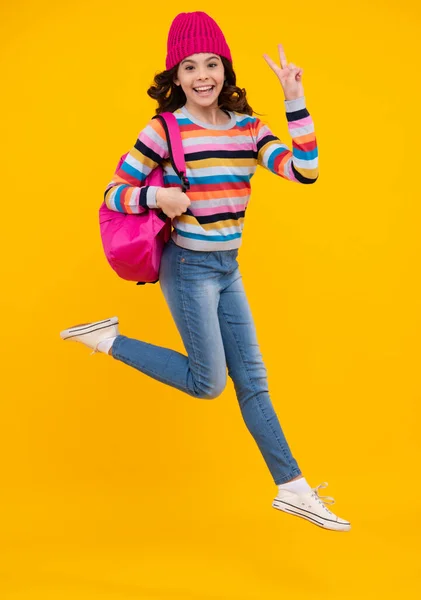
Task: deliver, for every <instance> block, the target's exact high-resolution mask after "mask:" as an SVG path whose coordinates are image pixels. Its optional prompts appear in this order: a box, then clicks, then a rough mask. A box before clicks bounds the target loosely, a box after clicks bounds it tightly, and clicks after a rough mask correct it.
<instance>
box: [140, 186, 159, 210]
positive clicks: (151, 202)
mask: <svg viewBox="0 0 421 600" xmlns="http://www.w3.org/2000/svg"><path fill="white" fill-rule="evenodd" d="M158 188H159V186H156V185H145V186H144V187H142V188H140V196H139V205H140V206H143V207H144V208H158V205H157V203H156V192H157V190H158Z"/></svg>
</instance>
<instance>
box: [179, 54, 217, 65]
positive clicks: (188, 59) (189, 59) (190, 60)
mask: <svg viewBox="0 0 421 600" xmlns="http://www.w3.org/2000/svg"><path fill="white" fill-rule="evenodd" d="M212 58H213V59H215V58H216V59H218V60H219V56H210V57H209V58H207V59H206V60H211V59H212ZM185 62H192V63H194V64H196V61H195V60H192V59H191V58H185V59H184V60H182V61H181V64H183V63H185Z"/></svg>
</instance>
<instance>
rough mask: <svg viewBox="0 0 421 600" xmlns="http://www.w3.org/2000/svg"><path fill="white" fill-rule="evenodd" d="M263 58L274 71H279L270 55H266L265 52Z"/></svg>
mask: <svg viewBox="0 0 421 600" xmlns="http://www.w3.org/2000/svg"><path fill="white" fill-rule="evenodd" d="M263 58H264V59H265V60H266V62H267V63H268V65H269V66H270V68H271V69H272V70H273V71H275V73H276V71H279V66H278V65H277V64H276V62H274V61H273V60H272V59H271V58H270V56H268V55H267V54H264V55H263Z"/></svg>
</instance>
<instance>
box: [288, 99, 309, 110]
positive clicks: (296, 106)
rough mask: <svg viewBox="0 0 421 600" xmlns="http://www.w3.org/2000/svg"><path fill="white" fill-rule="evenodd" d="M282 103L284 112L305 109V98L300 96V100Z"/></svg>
mask: <svg viewBox="0 0 421 600" xmlns="http://www.w3.org/2000/svg"><path fill="white" fill-rule="evenodd" d="M284 103H285V110H286V112H295V111H297V110H302V109H303V108H305V107H306V98H305V96H301V98H295V100H284Z"/></svg>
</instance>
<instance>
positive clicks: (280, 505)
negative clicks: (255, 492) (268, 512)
mask: <svg viewBox="0 0 421 600" xmlns="http://www.w3.org/2000/svg"><path fill="white" fill-rule="evenodd" d="M272 507H273V508H276V509H277V510H281V511H282V512H286V513H288V514H289V515H293V516H295V517H301V518H302V519H305V520H306V521H310V523H313V524H314V525H318V526H319V527H321V528H322V529H329V530H330V531H349V530H350V529H351V524H350V523H338V522H336V521H328V520H327V519H323V518H322V517H320V516H319V515H315V514H314V513H310V514H304V513H301V512H298V510H299V509H296V510H294V508H292V507H291V505H289V504H285V503H284V502H282V501H281V500H276V499H275V500H274V501H273V502H272ZM306 512H308V511H306Z"/></svg>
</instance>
